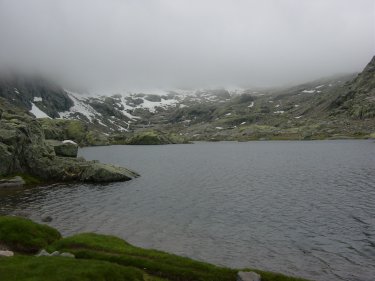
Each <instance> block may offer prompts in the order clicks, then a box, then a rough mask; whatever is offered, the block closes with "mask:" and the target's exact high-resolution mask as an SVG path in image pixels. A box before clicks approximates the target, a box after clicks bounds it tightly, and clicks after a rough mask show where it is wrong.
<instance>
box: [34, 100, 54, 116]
mask: <svg viewBox="0 0 375 281" xmlns="http://www.w3.org/2000/svg"><path fill="white" fill-rule="evenodd" d="M30 112H31V113H32V114H34V116H35V117H36V118H49V119H51V117H49V116H48V115H47V114H45V113H44V112H43V111H41V110H40V109H39V107H37V106H36V105H35V104H34V103H31V110H30Z"/></svg>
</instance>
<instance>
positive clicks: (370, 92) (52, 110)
mask: <svg viewBox="0 0 375 281" xmlns="http://www.w3.org/2000/svg"><path fill="white" fill-rule="evenodd" d="M374 95H375V58H373V59H372V60H371V62H370V63H369V64H368V65H367V66H366V67H365V69H364V70H363V71H362V72H361V73H360V74H358V75H353V74H350V75H341V76H334V77H327V78H324V79H319V80H316V81H312V82H308V83H304V84H301V85H296V86H293V87H288V88H273V89H256V90H252V89H234V90H226V89H197V90H196V89H192V90H181V89H177V90H157V91H142V90H137V91H132V92H129V91H124V92H119V93H115V94H106V95H97V94H92V95H87V94H86V95H83V94H77V93H73V92H70V91H67V90H63V88H61V87H59V86H57V85H54V84H53V83H51V82H48V81H45V80H42V79H26V78H20V77H10V78H9V77H8V78H7V79H5V78H3V79H1V80H0V96H1V97H4V98H6V99H7V100H8V101H10V102H12V103H13V104H15V105H17V106H20V107H23V108H24V109H26V110H28V111H30V112H31V113H33V114H34V115H36V117H38V118H43V117H49V118H53V119H56V118H58V119H67V120H72V119H73V120H80V121H81V122H82V123H83V124H84V125H85V126H86V128H87V130H94V131H97V132H102V133H104V134H106V135H116V137H115V139H116V143H123V141H121V138H129V135H137V134H138V133H142V132H147V131H150V130H152V131H153V134H154V133H155V132H161V133H163V134H167V135H175V136H182V137H183V138H184V139H185V140H210V139H211V140H250V139H263V138H266V139H310V138H312V139H314V138H329V137H340V136H348V137H366V136H367V135H369V134H371V133H373V132H375V125H374V124H375V96H374ZM44 123H45V124H47V125H50V124H51V122H46V121H45V122H44ZM52 123H54V122H52ZM56 124H57V123H56ZM59 124H64V123H61V122H60V123H59ZM52 131H53V130H50V131H49V132H52ZM100 139H101V137H100ZM99 143H103V142H102V141H100V142H99ZM104 143H105V142H104Z"/></svg>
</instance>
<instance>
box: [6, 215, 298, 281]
mask: <svg viewBox="0 0 375 281" xmlns="http://www.w3.org/2000/svg"><path fill="white" fill-rule="evenodd" d="M17 220H19V222H16V221H17ZM0 222H1V223H0V244H1V245H3V246H5V247H8V248H12V249H15V248H14V245H18V244H19V245H29V244H28V242H27V243H26V242H25V240H24V239H27V240H29V241H30V240H32V241H37V242H34V243H33V245H36V246H32V249H33V250H35V249H36V248H39V249H41V248H46V249H47V250H48V251H49V252H51V251H55V250H58V251H60V252H70V253H73V254H74V255H75V256H76V259H72V258H64V257H34V256H26V255H18V254H16V256H15V257H7V258H0V276H1V277H2V279H1V280H5V281H7V280H20V281H24V280H28V281H29V280H47V281H48V280H93V281H95V280H111V281H112V280H114V281H116V280H145V281H162V280H171V281H193V280H194V281H220V280H222V281H230V280H231V281H234V280H236V275H237V272H238V271H239V270H238V269H232V268H226V267H219V266H215V265H212V264H209V263H205V262H200V261H195V260H192V259H190V258H186V257H181V256H177V255H173V254H168V253H165V252H162V251H157V250H152V249H143V248H139V247H135V246H133V245H131V244H129V243H127V242H125V241H124V240H122V239H120V238H117V237H114V236H108V235H99V234H93V233H83V234H78V235H74V236H71V237H67V238H61V239H59V238H60V236H59V234H58V232H57V230H54V231H53V234H52V232H51V228H50V227H47V226H44V225H39V224H36V223H33V222H32V221H29V220H25V219H21V218H15V217H0ZM18 225H20V228H18ZM26 228H29V229H28V230H26ZM14 232H30V233H32V236H31V238H30V235H26V234H22V235H19V234H17V235H16V234H15V233H14ZM4 233H5V234H4ZM57 234H58V235H57ZM39 235H40V237H41V238H40V239H39V240H38V239H36V237H37V236H39ZM3 237H5V238H3ZM9 237H11V239H10V238H9ZM40 241H41V242H40ZM23 247H25V246H23ZM22 249H24V248H22ZM24 252H25V251H24ZM248 270H250V269H248ZM254 271H256V272H258V273H259V274H260V275H261V276H262V280H263V281H303V280H304V279H300V278H294V277H288V276H284V275H281V274H277V273H272V272H264V271H259V270H254Z"/></svg>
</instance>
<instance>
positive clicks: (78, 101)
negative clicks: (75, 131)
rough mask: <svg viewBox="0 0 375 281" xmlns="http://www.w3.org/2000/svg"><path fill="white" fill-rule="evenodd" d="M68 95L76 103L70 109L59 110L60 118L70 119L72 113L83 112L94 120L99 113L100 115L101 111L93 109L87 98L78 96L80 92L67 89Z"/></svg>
mask: <svg viewBox="0 0 375 281" xmlns="http://www.w3.org/2000/svg"><path fill="white" fill-rule="evenodd" d="M66 92H67V94H68V96H69V97H70V98H71V99H72V101H73V102H74V105H73V106H72V107H71V108H70V109H69V111H64V112H59V115H60V118H64V119H69V117H70V115H71V113H81V114H83V115H84V116H86V117H87V119H89V120H90V122H92V120H93V119H95V118H96V116H97V115H99V116H100V113H99V112H97V111H96V110H95V109H93V108H92V107H91V106H90V105H89V104H88V103H87V100H86V99H85V98H78V96H79V94H75V93H73V92H69V91H66Z"/></svg>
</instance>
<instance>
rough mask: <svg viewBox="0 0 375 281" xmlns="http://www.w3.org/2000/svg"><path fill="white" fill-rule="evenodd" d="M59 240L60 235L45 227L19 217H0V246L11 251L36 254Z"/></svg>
mask: <svg viewBox="0 0 375 281" xmlns="http://www.w3.org/2000/svg"><path fill="white" fill-rule="evenodd" d="M60 238H61V235H60V233H59V232H58V231H57V230H56V229H54V228H52V227H49V226H47V225H42V224H37V223H35V222H33V221H31V220H29V219H24V218H19V217H10V216H0V245H3V246H6V247H7V248H9V249H11V250H13V251H17V252H22V253H36V252H37V251H38V250H40V249H42V248H45V247H47V246H48V244H50V243H52V242H54V241H56V240H58V239H60Z"/></svg>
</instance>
